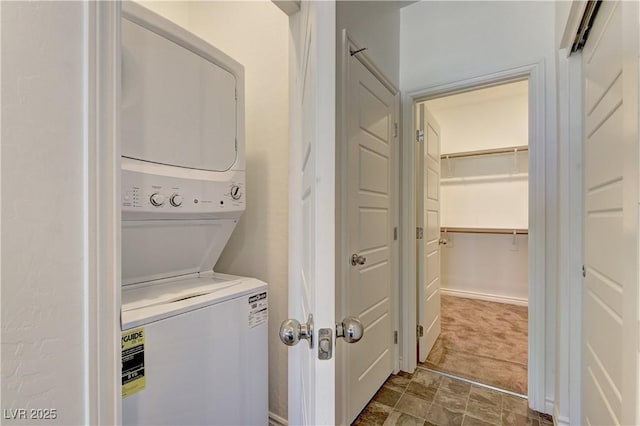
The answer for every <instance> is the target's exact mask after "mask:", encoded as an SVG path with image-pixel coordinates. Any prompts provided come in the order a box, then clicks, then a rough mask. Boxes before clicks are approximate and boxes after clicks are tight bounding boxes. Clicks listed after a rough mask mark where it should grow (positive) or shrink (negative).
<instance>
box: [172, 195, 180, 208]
mask: <svg viewBox="0 0 640 426" xmlns="http://www.w3.org/2000/svg"><path fill="white" fill-rule="evenodd" d="M169 202H170V203H171V205H172V206H173V207H180V206H181V205H182V195H180V194H173V195H172V196H171V198H169Z"/></svg>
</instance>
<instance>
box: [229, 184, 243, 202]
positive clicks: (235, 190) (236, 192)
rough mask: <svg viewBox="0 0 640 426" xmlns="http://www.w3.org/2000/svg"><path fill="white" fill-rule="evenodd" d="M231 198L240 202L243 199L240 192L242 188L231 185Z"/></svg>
mask: <svg viewBox="0 0 640 426" xmlns="http://www.w3.org/2000/svg"><path fill="white" fill-rule="evenodd" d="M229 194H230V195H231V198H233V199H234V200H239V199H240V197H242V193H241V192H240V187H239V186H238V185H231V191H229Z"/></svg>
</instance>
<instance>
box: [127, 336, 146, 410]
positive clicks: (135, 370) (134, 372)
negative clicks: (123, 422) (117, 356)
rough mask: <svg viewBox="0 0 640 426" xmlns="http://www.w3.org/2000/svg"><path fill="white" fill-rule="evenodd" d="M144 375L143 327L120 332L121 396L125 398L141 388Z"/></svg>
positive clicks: (144, 382)
mask: <svg viewBox="0 0 640 426" xmlns="http://www.w3.org/2000/svg"><path fill="white" fill-rule="evenodd" d="M146 384H147V383H146V380H145V376H144V327H140V328H136V329H133V330H127V331H124V332H123V333H122V397H123V398H126V397H128V396H131V395H133V394H134V393H138V392H140V391H141V390H143V389H144V388H145V386H146Z"/></svg>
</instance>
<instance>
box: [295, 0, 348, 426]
mask: <svg viewBox="0 0 640 426" xmlns="http://www.w3.org/2000/svg"><path fill="white" fill-rule="evenodd" d="M300 8H301V10H300V11H299V12H297V13H295V14H294V15H292V16H291V17H290V36H291V48H290V52H289V53H290V59H289V61H290V73H291V87H290V90H291V113H290V116H291V123H290V125H291V142H290V147H291V149H290V159H289V161H290V170H289V173H290V177H289V223H290V229H289V317H290V318H292V319H296V320H298V321H300V323H304V322H306V321H307V318H308V316H309V314H312V315H313V319H314V323H315V331H314V332H313V340H314V344H313V347H312V348H310V347H309V345H308V344H307V342H305V341H301V342H300V343H298V344H297V345H296V346H293V347H291V348H290V349H289V372H288V375H289V399H288V403H289V418H288V420H289V424H291V425H328V424H334V423H335V362H334V359H335V358H334V357H332V358H330V359H327V360H320V359H318V343H317V340H318V330H319V329H322V328H324V329H330V330H331V334H330V336H332V337H333V336H334V335H335V334H334V333H335V332H334V331H333V330H334V327H335V297H334V293H335V285H334V282H335V273H334V270H335V265H334V263H335V90H336V89H335V73H336V69H335V2H333V1H303V2H301V3H300ZM332 343H333V342H332Z"/></svg>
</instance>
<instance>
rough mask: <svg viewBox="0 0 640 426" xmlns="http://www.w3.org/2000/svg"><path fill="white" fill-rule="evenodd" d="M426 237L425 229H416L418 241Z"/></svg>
mask: <svg viewBox="0 0 640 426" xmlns="http://www.w3.org/2000/svg"><path fill="white" fill-rule="evenodd" d="M423 237H424V229H423V228H421V227H417V228H416V239H417V240H421V239H422V238H423Z"/></svg>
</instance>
